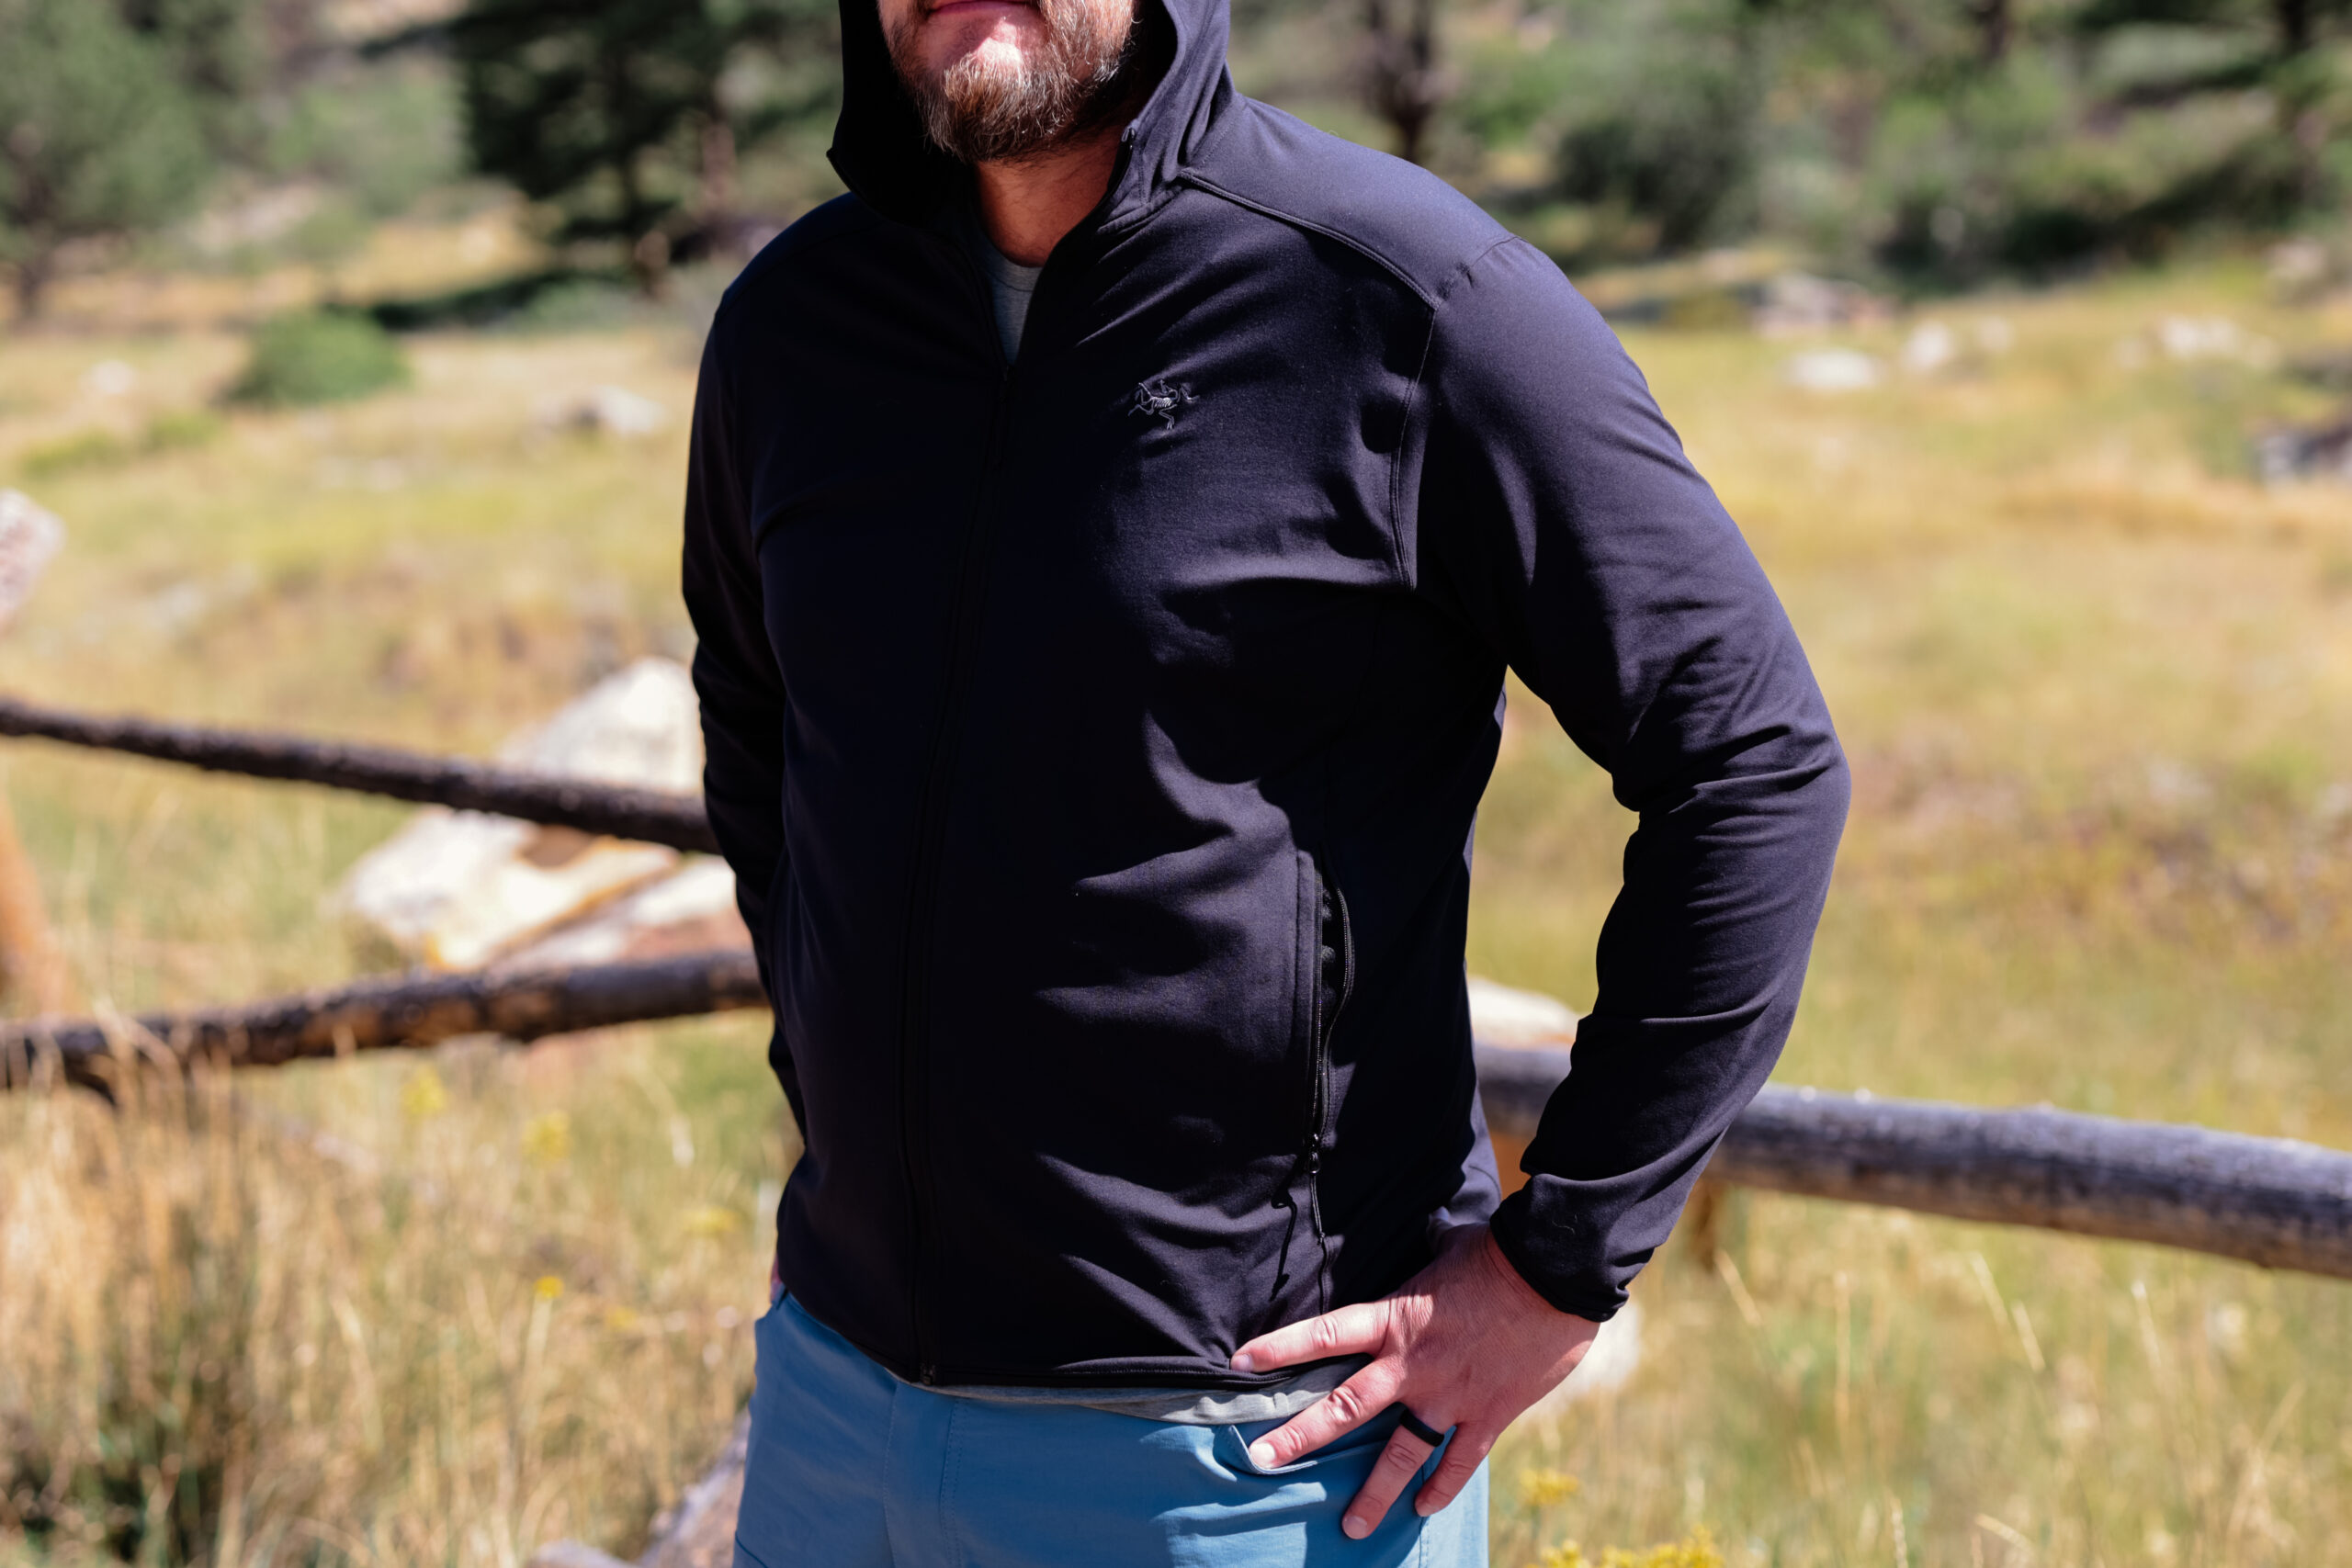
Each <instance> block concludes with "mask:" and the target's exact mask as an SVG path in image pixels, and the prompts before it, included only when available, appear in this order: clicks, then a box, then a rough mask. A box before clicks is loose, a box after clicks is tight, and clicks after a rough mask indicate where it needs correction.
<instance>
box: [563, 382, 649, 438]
mask: <svg viewBox="0 0 2352 1568" xmlns="http://www.w3.org/2000/svg"><path fill="white" fill-rule="evenodd" d="M565 423H569V424H571V425H572V426H573V427H575V428H577V429H581V430H592V431H594V432H596V433H597V434H602V435H618V436H621V437H623V438H625V439H626V438H629V437H634V436H639V435H651V434H654V433H655V432H657V431H660V430H662V428H663V427H665V426H666V425H668V424H669V423H670V411H669V410H668V409H665V408H663V407H662V405H661V404H660V403H657V402H655V401H654V400H652V399H651V398H648V397H643V396H640V395H639V394H638V393H636V392H632V391H630V390H629V389H628V388H626V387H595V388H592V389H590V390H589V392H588V395H587V396H586V397H584V398H582V399H581V400H579V401H578V402H577V403H575V404H573V405H572V407H571V413H570V415H569V417H568V418H567V419H566V421H565Z"/></svg>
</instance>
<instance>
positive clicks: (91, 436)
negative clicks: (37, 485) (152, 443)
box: [17, 430, 132, 479]
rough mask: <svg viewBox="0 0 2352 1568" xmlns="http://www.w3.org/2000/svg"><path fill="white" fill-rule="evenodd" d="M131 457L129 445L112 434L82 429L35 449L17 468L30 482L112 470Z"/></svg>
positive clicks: (26, 455)
mask: <svg viewBox="0 0 2352 1568" xmlns="http://www.w3.org/2000/svg"><path fill="white" fill-rule="evenodd" d="M131 456H132V451H131V447H130V443H129V442H127V441H125V440H123V438H122V437H121V436H119V435H117V434H114V433H113V432H111V431H106V430H81V431H76V432H74V434H71V435H66V436H61V437H59V438H58V439H57V440H55V441H51V442H46V443H44V444H42V445H41V446H35V447H33V448H32V449H30V450H29V451H28V452H26V453H25V454H24V455H23V456H22V457H19V458H17V468H20V469H21V470H22V471H23V473H24V476H25V478H27V479H54V478H56V477H57V476H58V475H60V474H65V473H71V472H73V471H74V469H76V468H112V467H113V466H114V465H116V464H117V463H119V462H122V461H123V460H125V459H126V458H128V457H131Z"/></svg>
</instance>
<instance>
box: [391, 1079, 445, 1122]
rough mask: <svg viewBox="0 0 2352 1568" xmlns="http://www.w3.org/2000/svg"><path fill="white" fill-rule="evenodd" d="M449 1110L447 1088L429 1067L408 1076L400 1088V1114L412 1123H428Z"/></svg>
mask: <svg viewBox="0 0 2352 1568" xmlns="http://www.w3.org/2000/svg"><path fill="white" fill-rule="evenodd" d="M448 1109H449V1088H448V1086H447V1084H445V1083H443V1082H442V1081H441V1075H440V1074H439V1073H436V1072H435V1071H434V1070H433V1069H432V1068H431V1067H430V1066H423V1067H419V1068H417V1069H416V1071H414V1072H413V1073H411V1074H409V1076H408V1082H406V1083H404V1084H402V1085H401V1115H403V1116H405V1117H407V1118H408V1119H409V1120H410V1121H412V1122H424V1121H429V1120H431V1119H432V1118H433V1117H435V1116H438V1115H440V1114H441V1112H443V1111H447V1110H448Z"/></svg>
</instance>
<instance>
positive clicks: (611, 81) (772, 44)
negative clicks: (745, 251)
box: [449, 0, 834, 290]
mask: <svg viewBox="0 0 2352 1568" xmlns="http://www.w3.org/2000/svg"><path fill="white" fill-rule="evenodd" d="M833 16H834V12H833V6H832V5H831V0H471V4H469V6H468V7H467V9H466V11H465V12H464V13H463V14H462V15H461V16H459V17H458V18H457V19H456V20H455V21H453V22H452V23H451V24H450V26H449V39H450V43H451V48H452V51H453V52H454V54H455V56H456V58H457V61H458V69H459V74H460V81H461V84H462V93H463V96H464V102H465V107H466V117H467V138H468V141H469V146H470V149H471V152H472V155H473V160H474V163H475V165H476V167H478V168H479V169H481V172H483V173H485V174H488V175H494V176H496V177H497V178H500V179H503V180H504V181H506V182H507V183H508V184H510V185H512V186H515V188H516V189H517V190H519V191H521V192H522V193H523V195H524V196H526V197H529V198H530V199H531V200H533V201H537V202H543V203H546V204H548V206H549V207H550V208H552V209H554V210H555V212H556V213H557V214H558V216H559V224H558V227H557V230H556V232H555V238H556V239H557V241H558V242H559V243H574V242H582V241H608V242H615V241H616V242H619V243H621V244H622V245H623V246H624V247H625V248H626V249H627V250H628V254H629V257H630V261H631V265H632V266H633V268H634V270H635V271H636V273H637V275H638V276H639V281H640V282H641V283H642V284H643V285H644V286H645V287H646V288H648V289H649V290H650V289H653V288H659V286H660V284H661V280H662V274H663V272H664V270H665V268H666V267H667V265H668V263H669V260H670V257H671V255H672V254H673V252H675V251H676V250H678V249H679V248H681V247H682V246H684V245H688V244H694V243H724V237H725V235H726V232H727V231H728V230H729V226H730V222H731V220H732V219H733V217H734V212H733V203H734V191H733V175H734V165H735V155H736V152H737V151H738V148H739V147H740V146H741V145H744V144H748V143H749V142H750V141H754V140H756V139H757V138H758V137H760V136H761V135H763V134H765V133H766V132H767V131H769V130H773V129H775V126H776V125H778V124H779V123H781V122H782V121H783V119H784V118H786V116H787V115H788V114H789V112H790V110H791V108H792V107H796V106H778V105H775V104H766V105H759V106H753V107H745V106H743V105H741V104H738V103H735V102H732V101H730V94H729V73H730V72H731V71H732V69H733V68H734V67H735V66H736V65H737V64H738V63H739V62H741V61H742V60H743V59H744V57H745V56H746V55H747V54H748V53H749V52H751V51H754V50H756V49H760V48H766V49H770V50H779V51H782V50H790V49H794V48H803V49H806V48H829V47H831V45H830V40H831V30H832V28H833V25H834V24H833Z"/></svg>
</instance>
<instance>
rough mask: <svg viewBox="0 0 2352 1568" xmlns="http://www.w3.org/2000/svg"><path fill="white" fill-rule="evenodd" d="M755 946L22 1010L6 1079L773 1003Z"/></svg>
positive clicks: (263, 1058) (3, 1070)
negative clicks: (200, 1004)
mask: <svg viewBox="0 0 2352 1568" xmlns="http://www.w3.org/2000/svg"><path fill="white" fill-rule="evenodd" d="M766 1002H767V998H765V996H763V994H762V992H761V990H760V976H759V971H758V968H757V966H756V965H755V964H754V963H753V961H752V955H751V954H750V953H745V952H740V951H724V952H716V953H690V954H688V955H686V956H684V957H682V958H666V959H659V960H654V961H651V962H648V963H639V964H586V965H582V966H581V967H578V968H572V969H549V970H526V971H521V972H514V971H499V970H485V971H480V972H476V973H470V974H463V975H440V976H431V977H429V978H425V979H408V978H403V979H390V980H364V981H361V982H359V983H358V984H356V985H352V986H345V987H339V988H336V989H334V990H322V991H310V992H306V993H304V994H302V995H300V996H294V997H281V998H276V999H274V1000H270V1001H264V1002H254V1003H249V1004H247V1005H245V1006H242V1007H227V1008H207V1009H202V1010H197V1011H193V1012H184V1013H155V1014H151V1015H149V1016H147V1017H143V1018H139V1019H133V1020H129V1021H123V1022H120V1023H114V1024H109V1023H107V1022H106V1021H96V1020H88V1019H40V1018H36V1019H16V1020H10V1021H7V1022H6V1024H5V1025H0V1086H5V1087H15V1086H17V1085H21V1084H23V1083H26V1082H28V1081H30V1080H31V1079H32V1078H33V1077H35V1076H36V1069H37V1067H38V1064H39V1062H40V1058H42V1057H45V1056H50V1055H52V1054H53V1055H54V1057H55V1059H56V1061H57V1064H58V1067H59V1068H60V1070H62V1073H63V1076H64V1077H65V1078H66V1079H67V1080H68V1081H69V1082H73V1083H76V1084H80V1085H82V1086H84V1087H85V1088H89V1089H98V1090H99V1091H101V1092H110V1091H111V1089H112V1088H113V1083H114V1079H115V1077H117V1076H118V1075H119V1073H120V1071H121V1070H122V1069H123V1066H124V1064H125V1063H126V1062H129V1061H131V1060H140V1061H144V1062H147V1063H149V1064H152V1065H154V1066H165V1067H172V1066H176V1067H181V1068H185V1067H187V1066H193V1065H194V1064H196V1063H197V1062H198V1061H208V1062H212V1063H217V1064H219V1065H221V1066H232V1067H246V1066H254V1067H266V1066H280V1065H282V1064H284V1063H287V1062H291V1061H298V1060H300V1059H302V1058H304V1057H314V1056H334V1055H341V1054H343V1053H345V1052H348V1051H379V1050H394V1049H400V1048H403V1047H413V1046H422V1045H431V1044H433V1043H436V1042H438V1041H442V1040H448V1039H453V1038H455V1037H456V1036H458V1035H461V1034H497V1035H502V1036H503V1037H505V1038H507V1039H509V1040H536V1039H538V1038H539V1037H541V1036H542V1035H548V1034H570V1033H574V1032H578V1031H581V1030H586V1029H603V1028H607V1027H609V1026H611V1025H614V1024H620V1023H643V1022H647V1021H651V1020H654V1019H665V1018H687V1017H694V1016H698V1015H700V1014H703V1013H711V1012H722V1011H726V1010H729V1009H734V1008H752V1007H764V1006H765V1005H766Z"/></svg>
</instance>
